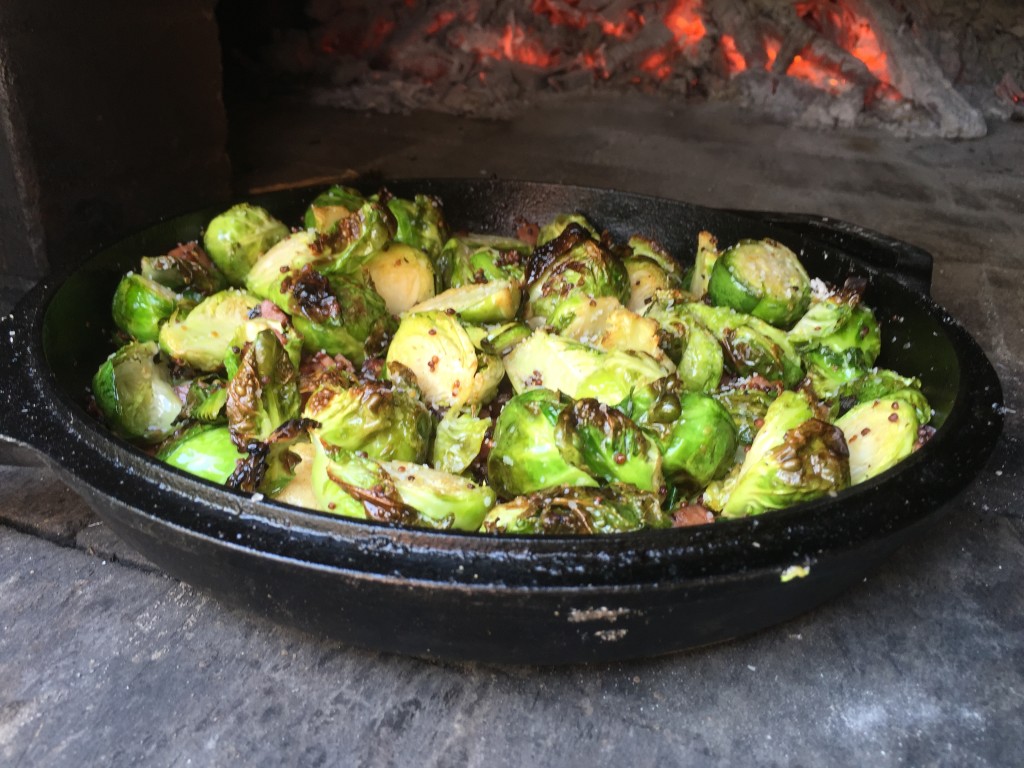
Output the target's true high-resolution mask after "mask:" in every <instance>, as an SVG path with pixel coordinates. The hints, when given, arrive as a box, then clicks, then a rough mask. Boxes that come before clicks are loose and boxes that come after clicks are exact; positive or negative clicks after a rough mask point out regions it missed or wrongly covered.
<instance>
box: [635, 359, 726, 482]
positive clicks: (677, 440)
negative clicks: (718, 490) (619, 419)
mask: <svg viewBox="0 0 1024 768" xmlns="http://www.w3.org/2000/svg"><path fill="white" fill-rule="evenodd" d="M622 407H623V408H625V410H626V412H627V413H628V414H629V415H630V416H632V418H633V420H634V421H635V422H636V424H637V426H638V427H640V429H642V430H643V431H644V433H645V434H647V435H649V436H650V437H651V438H652V439H653V440H654V442H655V444H656V445H657V447H658V449H659V450H660V451H661V455H662V457H663V462H662V470H663V471H664V473H665V477H667V478H668V480H669V481H670V482H671V483H672V484H674V485H678V486H683V487H685V488H686V489H688V490H697V489H700V488H703V487H704V486H706V485H707V484H708V483H710V482H711V481H712V480H715V479H718V478H720V477H723V476H724V475H725V474H726V473H727V472H728V471H729V469H730V468H731V467H732V465H733V463H734V462H735V457H736V446H737V443H738V438H737V435H736V427H735V425H734V424H733V420H732V417H731V416H730V415H729V412H728V411H727V410H726V409H725V408H724V407H723V406H722V405H720V404H719V403H718V402H717V401H716V400H715V399H714V398H713V397H711V396H710V395H706V394H703V393H701V392H687V391H686V387H685V385H684V384H683V382H682V381H680V380H679V379H678V378H677V377H675V376H668V377H666V378H664V379H658V380H657V381H653V382H651V383H650V384H647V385H645V386H642V387H637V388H636V389H635V390H633V392H632V394H631V395H630V397H629V399H628V400H626V402H625V403H623V406H622Z"/></svg>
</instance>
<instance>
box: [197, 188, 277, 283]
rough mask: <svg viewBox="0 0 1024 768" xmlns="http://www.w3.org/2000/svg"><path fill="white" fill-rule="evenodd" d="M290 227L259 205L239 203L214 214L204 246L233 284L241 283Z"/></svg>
mask: <svg viewBox="0 0 1024 768" xmlns="http://www.w3.org/2000/svg"><path fill="white" fill-rule="evenodd" d="M287 236H288V227H286V226H285V225H284V224H282V223H281V222H280V221H278V220H277V219H275V218H274V217H273V216H271V215H270V213H269V212H268V211H267V210H266V209H264V208H260V207H259V206H258V205H250V204H249V203H239V204H238V205H235V206H232V207H231V208H229V209H228V210H226V211H224V213H222V214H220V215H219V216H215V217H214V218H213V220H212V221H211V222H210V223H209V224H208V225H207V227H206V232H205V233H203V247H204V248H205V249H206V252H207V254H209V256H210V258H211V259H213V263H214V264H216V265H217V267H218V268H220V271H221V272H223V273H224V275H225V276H226V277H227V278H228V280H230V281H231V283H232V284H233V285H242V283H243V281H244V280H245V276H246V275H247V274H248V273H249V270H250V269H251V268H252V265H253V264H255V263H256V260H257V259H258V258H259V257H260V256H262V255H263V254H264V253H266V251H267V250H269V249H270V247H271V246H272V245H274V244H275V243H276V242H277V241H279V240H283V239H284V238H285V237H287Z"/></svg>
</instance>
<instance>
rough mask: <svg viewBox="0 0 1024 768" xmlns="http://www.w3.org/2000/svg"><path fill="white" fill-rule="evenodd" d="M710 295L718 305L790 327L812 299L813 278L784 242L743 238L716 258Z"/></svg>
mask: <svg viewBox="0 0 1024 768" xmlns="http://www.w3.org/2000/svg"><path fill="white" fill-rule="evenodd" d="M708 297H709V298H710V299H711V302H712V303H713V304H715V305H716V306H719V307H732V308H733V309H735V310H737V311H738V312H743V313H745V314H749V315H753V316H754V317H757V318H759V319H761V320H764V321H765V322H767V323H771V324H772V325H774V326H776V327H778V328H789V327H790V326H791V325H793V323H795V322H796V321H797V319H798V318H799V317H800V316H801V315H803V314H804V312H806V311H807V307H808V306H809V305H810V303H811V280H810V278H809V277H808V276H807V272H806V270H804V267H803V265H802V264H801V263H800V259H798V258H797V256H796V254H795V253H793V252H792V251H791V250H789V248H787V247H786V246H784V245H782V244H781V243H777V242H775V241H774V240H741V241H740V242H738V243H737V244H736V245H734V246H733V247H732V248H729V249H728V250H726V251H725V253H723V254H722V255H721V256H720V257H719V258H718V260H717V261H716V262H715V266H714V268H713V269H712V270H711V280H710V282H709V283H708Z"/></svg>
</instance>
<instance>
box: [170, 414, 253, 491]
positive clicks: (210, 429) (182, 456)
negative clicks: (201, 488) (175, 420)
mask: <svg viewBox="0 0 1024 768" xmlns="http://www.w3.org/2000/svg"><path fill="white" fill-rule="evenodd" d="M248 455H249V454H248V453H247V452H246V451H243V450H239V449H238V446H236V445H235V442H234V440H233V439H232V437H231V430H229V429H228V428H227V427H226V426H224V425H221V424H196V425H194V426H192V427H190V428H188V429H186V430H185V431H183V432H182V433H180V434H178V435H175V437H174V438H172V439H171V440H168V441H167V442H166V443H165V444H164V445H162V446H161V447H160V451H159V452H158V453H157V455H156V457H157V458H158V459H160V461H163V462H165V463H167V464H170V465H171V466H172V467H177V468H178V469H181V470H184V471H185V472H188V473H189V474H192V475H195V476H197V477H201V478H203V479H204V480H209V481H211V482H214V483H221V484H222V485H223V484H224V483H226V482H227V481H228V478H229V477H231V475H232V474H233V473H234V471H235V470H236V469H237V468H238V463H239V462H240V461H244V460H245V459H246V458H247V457H248Z"/></svg>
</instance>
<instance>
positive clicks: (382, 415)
mask: <svg viewBox="0 0 1024 768" xmlns="http://www.w3.org/2000/svg"><path fill="white" fill-rule="evenodd" d="M303 415H304V416H305V417H307V418H310V419H314V420H316V421H317V422H319V424H320V428H319V429H318V430H317V436H318V437H319V439H320V440H321V441H322V442H323V443H324V444H325V445H326V446H328V447H329V448H330V449H332V450H338V449H340V450H342V451H346V452H349V453H359V454H362V455H365V456H368V457H369V458H371V459H380V460H387V459H394V460H396V461H411V462H422V461H425V460H426V458H427V456H429V455H430V439H431V436H432V433H433V430H434V420H433V417H432V416H431V415H430V412H429V411H428V410H427V407H426V406H425V405H424V404H423V403H422V402H421V401H420V399H419V397H418V395H417V393H416V391H415V390H411V389H408V388H405V387H402V386H400V385H396V384H395V383H393V382H383V381H362V382H360V383H359V384H358V385H355V386H351V387H347V388H346V387H340V386H338V384H337V383H336V382H330V381H325V382H324V383H323V384H321V386H320V387H318V388H317V389H316V391H314V392H313V394H312V395H311V396H310V398H309V400H308V401H307V403H306V408H305V410H304V411H303Z"/></svg>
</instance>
